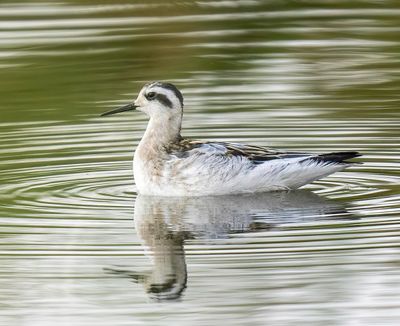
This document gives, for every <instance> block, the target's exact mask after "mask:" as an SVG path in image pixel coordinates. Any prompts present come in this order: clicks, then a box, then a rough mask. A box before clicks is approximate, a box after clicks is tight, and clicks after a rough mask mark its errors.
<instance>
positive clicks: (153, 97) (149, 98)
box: [146, 92, 157, 100]
mask: <svg viewBox="0 0 400 326" xmlns="http://www.w3.org/2000/svg"><path fill="white" fill-rule="evenodd" d="M156 96H157V94H156V92H149V93H147V96H146V97H147V99H148V100H153V99H155V98H156Z"/></svg>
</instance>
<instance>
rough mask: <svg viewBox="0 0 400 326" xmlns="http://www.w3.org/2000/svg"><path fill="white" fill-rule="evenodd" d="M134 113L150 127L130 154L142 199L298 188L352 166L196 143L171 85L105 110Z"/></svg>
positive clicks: (325, 158)
mask: <svg viewBox="0 0 400 326" xmlns="http://www.w3.org/2000/svg"><path fill="white" fill-rule="evenodd" d="M131 110H138V111H141V112H144V113H145V114H146V115H148V116H149V123H148V125H147V128H146V131H145V133H144V135H143V138H142V139H141V141H140V142H139V145H138V147H137V149H136V151H135V154H134V160H133V172H134V178H135V183H136V187H137V190H138V192H139V193H140V194H142V195H155V196H207V195H210V196H211V195H227V194H241V193H255V192H268V191H278V190H291V189H297V188H299V187H301V186H304V185H306V184H308V183H310V182H313V181H315V180H318V179H320V178H323V177H325V176H327V175H329V174H331V173H334V172H337V171H341V170H343V169H345V168H347V167H349V166H351V165H352V163H350V162H348V161H347V160H348V159H351V158H354V157H357V156H360V154H359V153H358V152H355V151H348V152H335V153H327V154H311V153H301V152H286V151H280V150H276V149H272V148H268V147H262V146H254V145H245V144H240V143H228V142H220V141H215V142H213V141H199V140H190V139H185V138H183V137H182V136H181V126H182V115H183V96H182V93H181V92H180V91H179V90H178V89H177V88H176V86H174V85H173V84H170V83H165V82H152V83H148V84H146V85H144V86H143V88H142V89H141V91H140V92H139V95H138V97H137V98H136V100H135V101H134V102H132V103H130V104H127V105H125V106H122V107H120V108H117V109H114V110H111V111H108V112H105V113H103V114H102V116H107V115H111V114H115V113H119V112H124V111H131Z"/></svg>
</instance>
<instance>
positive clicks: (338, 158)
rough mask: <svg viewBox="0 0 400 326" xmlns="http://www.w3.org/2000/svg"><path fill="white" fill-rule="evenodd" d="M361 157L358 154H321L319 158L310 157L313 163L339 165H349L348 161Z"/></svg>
mask: <svg viewBox="0 0 400 326" xmlns="http://www.w3.org/2000/svg"><path fill="white" fill-rule="evenodd" d="M359 156H361V154H360V153H358V152H334V153H327V154H320V155H317V156H313V157H310V158H309V159H311V160H313V161H318V162H321V163H337V164H348V163H351V162H347V160H349V159H352V158H355V157H359Z"/></svg>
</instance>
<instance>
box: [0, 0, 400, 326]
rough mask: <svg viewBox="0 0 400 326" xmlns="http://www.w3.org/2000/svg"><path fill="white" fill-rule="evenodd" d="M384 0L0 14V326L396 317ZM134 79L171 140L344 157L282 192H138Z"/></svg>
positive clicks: (394, 7) (393, 122) (390, 79)
mask: <svg viewBox="0 0 400 326" xmlns="http://www.w3.org/2000/svg"><path fill="white" fill-rule="evenodd" d="M399 14H400V7H399V5H398V4H397V3H396V2H395V1H381V2H374V1H361V0H359V1H352V2H348V1H334V2H331V1H327V2H319V1H304V2H296V3H294V2H275V1H271V2H267V1H257V0H254V1H183V2H178V1H177V2H168V3H166V2H162V1H146V2H143V1H120V2H115V1H73V0H67V1H64V2H54V3H53V2H35V1H13V2H2V3H1V4H0V72H1V73H0V83H1V88H0V99H1V107H0V114H1V120H0V130H1V133H0V157H1V160H0V165H1V166H0V197H1V211H0V260H1V264H0V275H1V277H0V321H1V324H4V325H10V326H14V325H29V326H31V325H40V326H43V325H54V324H57V325H93V324H96V325H118V326H119V325H171V324H174V325H188V324H191V325H215V324H217V323H220V322H224V323H229V324H231V325H247V324H252V325H266V324H271V325H310V324H312V325H324V326H325V325H395V324H397V321H398V320H399V318H400V312H399V311H400V310H399V309H398V307H399V306H400V295H399V293H400V291H399V290H400V287H399V284H400V274H399V235H400V232H399V230H400V228H399V227H400V213H399V212H400V204H399V199H400V196H399V191H400V186H399V183H400V175H399V171H400V164H399V158H400V152H399V123H400V114H399V105H400V98H399V89H400V74H399V72H400V60H399V52H400V42H399V38H398V35H399V31H400V22H399V19H398V17H399ZM151 80H164V81H170V82H173V83H175V84H176V85H177V86H178V87H179V88H180V89H181V90H182V92H183V93H184V96H185V116H184V130H183V134H184V135H185V136H187V137H191V138H199V139H206V140H211V139H217V140H221V141H235V142H246V143H247V142H248V143H253V144H257V145H264V146H272V147H277V148H283V149H288V150H295V151H313V152H317V153H322V152H329V151H336V150H358V151H360V152H362V153H363V155H364V156H363V157H362V158H361V159H359V160H358V161H362V162H363V164H362V165H357V166H354V167H352V168H350V169H348V170H347V171H345V172H341V173H336V174H334V175H332V176H330V177H328V178H325V179H323V180H320V181H318V182H315V183H314V184H312V185H309V186H307V187H306V188H305V189H304V190H300V191H295V192H290V193H274V194H260V195H254V196H226V197H221V198H213V197H206V198H167V199H166V198H149V197H142V196H138V195H137V193H136V188H135V184H134V180H133V177H132V171H131V169H132V167H131V160H132V155H133V150H134V148H135V147H136V146H137V144H138V141H139V140H140V137H141V135H142V134H143V131H144V128H145V125H146V118H145V117H144V116H143V115H141V114H139V113H137V114H133V113H132V114H129V113H127V114H124V115H118V116H113V117H108V118H100V117H99V114H100V113H101V112H103V111H105V110H107V109H110V108H113V107H115V106H118V105H121V104H124V103H127V102H129V101H131V100H132V99H133V98H135V97H136V94H137V92H138V91H139V90H140V88H141V86H142V85H143V84H144V83H145V82H148V81H151Z"/></svg>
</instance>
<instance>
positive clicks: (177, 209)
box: [108, 190, 348, 301]
mask: <svg viewBox="0 0 400 326" xmlns="http://www.w3.org/2000/svg"><path fill="white" fill-rule="evenodd" d="M345 216H348V213H347V212H346V210H345V208H344V207H342V206H341V205H340V204H338V203H336V202H333V201H331V200H327V199H325V198H322V197H320V196H318V195H316V194H314V193H312V192H310V191H307V190H298V191H292V192H276V193H263V194H254V195H234V196H233V195H232V196H216V197H172V198H171V197H153V196H151V197H150V196H141V195H139V196H138V197H137V199H136V204H135V214H134V220H135V227H136V231H137V234H138V236H139V238H140V239H141V240H142V242H143V246H144V247H145V249H146V252H147V254H148V256H149V257H150V259H151V261H152V269H151V271H150V272H149V273H147V274H144V273H136V272H133V271H129V270H123V269H114V268H113V269H108V270H109V271H111V272H113V273H117V274H120V275H123V276H126V277H129V278H131V279H132V280H133V281H134V282H136V283H140V284H142V285H143V286H144V288H145V291H146V292H147V293H148V295H149V297H150V298H152V299H155V300H159V301H163V300H174V299H178V298H179V297H180V296H181V294H182V293H183V291H184V290H185V288H186V284H187V270H186V262H185V252H184V243H185V241H186V240H188V239H217V238H225V237H229V236H230V235H231V234H232V233H238V232H243V233H244V232H260V231H265V230H268V229H271V228H274V227H277V226H279V225H281V224H283V223H285V224H286V223H296V222H310V221H313V220H320V219H325V218H326V219H330V218H338V217H339V218H343V217H345Z"/></svg>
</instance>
